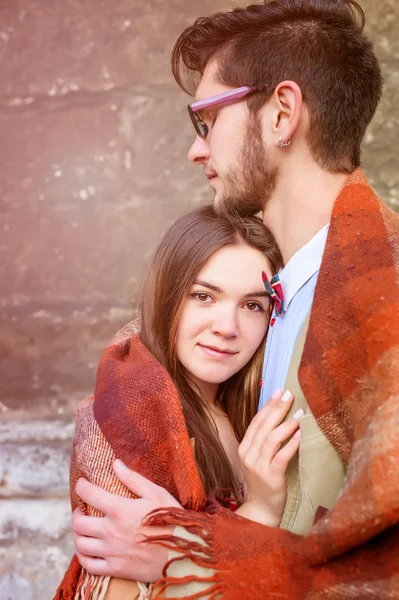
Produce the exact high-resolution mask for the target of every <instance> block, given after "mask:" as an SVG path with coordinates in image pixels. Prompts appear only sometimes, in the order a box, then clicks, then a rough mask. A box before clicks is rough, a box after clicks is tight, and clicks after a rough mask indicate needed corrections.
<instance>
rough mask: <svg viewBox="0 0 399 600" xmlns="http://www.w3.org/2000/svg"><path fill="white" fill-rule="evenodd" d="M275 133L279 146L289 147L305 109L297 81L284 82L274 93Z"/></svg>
mask: <svg viewBox="0 0 399 600" xmlns="http://www.w3.org/2000/svg"><path fill="white" fill-rule="evenodd" d="M272 103H273V108H274V111H273V114H274V122H273V133H275V134H276V137H277V138H278V140H277V142H278V143H279V145H283V146H284V145H288V143H289V142H290V141H291V138H293V137H294V135H295V132H296V131H297V129H298V126H299V122H300V119H301V115H302V109H303V96H302V91H301V88H300V87H299V85H298V84H297V83H295V81H289V80H287V81H282V82H281V83H279V84H278V86H277V87H276V89H275V90H274V92H273V97H272Z"/></svg>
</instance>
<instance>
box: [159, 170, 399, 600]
mask: <svg viewBox="0 0 399 600" xmlns="http://www.w3.org/2000/svg"><path fill="white" fill-rule="evenodd" d="M298 377H299V381H300V384H301V386H302V389H303V392H304V394H305V397H306V399H307V401H308V404H309V406H310V408H311V410H312V412H313V414H314V416H315V417H316V420H317V422H318V424H319V426H320V428H321V430H322V431H323V432H324V434H325V435H326V437H327V438H328V439H329V440H330V442H331V443H332V444H333V446H334V447H335V448H336V449H337V451H338V452H339V454H340V456H341V458H342V460H343V461H344V463H345V465H346V467H347V478H346V483H345V486H344V489H343V491H342V493H341V495H340V497H339V498H338V501H337V503H336V505H335V506H334V507H333V508H332V509H331V510H329V511H327V512H326V511H325V510H322V509H320V510H319V511H318V515H317V516H319V518H318V520H317V521H316V522H315V524H314V526H313V528H312V529H311V531H310V533H309V534H308V535H307V536H305V537H300V536H297V535H295V534H292V533H290V532H287V531H284V530H280V529H271V528H268V527H264V526H261V525H257V524H256V523H252V522H249V521H246V520H244V519H242V518H240V517H238V516H237V515H233V514H232V513H230V512H228V511H225V510H222V509H221V510H219V512H218V513H217V514H216V515H207V514H196V513H193V512H190V511H185V512H182V511H172V512H169V513H168V512H165V511H161V512H159V513H157V514H156V515H154V516H152V517H151V519H150V522H151V523H152V524H179V525H183V526H185V528H186V530H188V531H189V532H190V533H192V534H196V535H197V536H198V542H201V541H202V543H203V542H205V543H206V546H205V547H204V546H203V545H200V544H199V543H198V542H196V541H195V540H194V541H193V540H192V538H191V539H186V540H183V539H182V538H176V537H174V538H171V539H170V541H169V547H170V548H171V549H173V550H178V551H179V552H182V555H181V556H180V558H181V557H182V556H185V557H186V559H187V560H186V563H187V573H188V575H187V576H186V577H185V579H184V580H180V581H179V580H177V581H176V580H173V579H172V578H167V577H166V578H165V579H164V581H163V583H164V585H165V586H166V587H169V586H171V585H177V584H179V583H180V585H181V586H183V585H184V584H185V583H187V582H189V581H193V580H194V579H196V580H198V577H195V578H194V576H191V577H190V564H191V563H190V561H192V562H194V563H196V564H197V565H199V566H202V567H204V568H207V569H209V568H212V569H214V575H213V577H212V581H211V583H210V587H209V588H208V590H207V591H206V592H198V594H195V596H188V595H187V596H184V590H183V589H180V590H179V597H183V596H184V597H187V598H188V597H193V598H194V597H195V598H205V597H206V598H210V599H216V598H223V599H224V600H242V599H246V598H248V599H251V600H256V599H259V600H260V599H262V600H263V599H265V598H276V599H277V598H278V599H279V600H285V599H286V600H296V599H303V598H306V599H312V600H313V599H317V600H322V599H323V600H327V599H328V600H332V599H334V600H335V599H342V598H353V599H355V598H356V599H360V598H361V599H370V600H371V599H373V600H374V599H377V598H378V599H380V600H381V599H388V598H399V527H398V519H399V433H398V432H399V218H398V217H397V216H396V215H395V214H394V213H392V212H391V211H390V210H389V209H388V208H386V206H384V204H383V203H382V202H381V201H380V200H379V199H378V198H377V196H376V194H375V192H374V191H373V189H372V188H371V187H370V186H369V184H368V183H367V180H366V178H365V177H364V175H363V173H362V172H361V171H360V170H357V171H355V172H354V173H353V174H352V176H351V177H350V178H349V180H348V182H347V185H346V186H345V187H344V189H343V190H342V192H341V194H340V195H339V197H338V198H337V200H336V202H335V204H334V209H333V213H332V218H331V225H330V229H329V233H328V239H327V243H326V248H325V252H324V256H323V261H322V265H321V269H320V274H319V279H318V283H317V287H316V291H315V297H314V303H313V308H312V312H311V317H310V324H309V331H308V335H307V338H306V343H305V348H304V352H303V355H302V360H301V365H300V369H299V373H298ZM199 538H201V539H199ZM199 552H200V554H199ZM206 578H209V571H208V572H207V575H206ZM199 580H201V578H199ZM207 580H208V581H209V579H207ZM203 581H205V578H204V580H203ZM174 590H176V588H174ZM169 591H172V590H169ZM173 593H175V592H173ZM172 595H173V594H172ZM168 597H171V595H168Z"/></svg>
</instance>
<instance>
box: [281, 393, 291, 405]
mask: <svg viewBox="0 0 399 600" xmlns="http://www.w3.org/2000/svg"><path fill="white" fill-rule="evenodd" d="M291 398H292V394H291V392H289V391H288V390H287V391H286V392H284V394H283V397H282V398H281V400H282V401H283V402H288V400H291Z"/></svg>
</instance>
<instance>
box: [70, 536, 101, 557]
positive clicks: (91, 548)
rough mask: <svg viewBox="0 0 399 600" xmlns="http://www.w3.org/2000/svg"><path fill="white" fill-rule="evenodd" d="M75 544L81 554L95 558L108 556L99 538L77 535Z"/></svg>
mask: <svg viewBox="0 0 399 600" xmlns="http://www.w3.org/2000/svg"><path fill="white" fill-rule="evenodd" d="M74 543H75V548H76V550H77V552H79V554H82V555H85V556H93V557H95V558H104V556H105V555H106V551H105V544H104V542H103V541H102V540H98V539H97V538H92V537H86V536H84V535H75V536H74Z"/></svg>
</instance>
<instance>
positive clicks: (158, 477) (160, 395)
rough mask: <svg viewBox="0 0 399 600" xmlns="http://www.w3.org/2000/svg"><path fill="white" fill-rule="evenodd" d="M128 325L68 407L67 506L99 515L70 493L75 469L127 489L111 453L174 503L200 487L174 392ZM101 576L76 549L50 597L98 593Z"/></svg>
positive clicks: (83, 597) (85, 599)
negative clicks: (72, 426) (71, 424)
mask: <svg viewBox="0 0 399 600" xmlns="http://www.w3.org/2000/svg"><path fill="white" fill-rule="evenodd" d="M132 333H133V331H132V329H131V326H130V325H128V326H127V327H125V328H124V329H123V330H122V331H121V332H119V333H118V334H117V336H116V337H115V338H114V339H113V340H112V341H111V343H110V345H109V346H108V347H107V348H106V350H105V351H104V354H103V356H102V358H101V361H100V364H99V367H98V372H97V382H96V389H95V394H94V399H93V398H88V399H86V400H84V401H83V402H81V403H80V404H79V405H78V407H77V411H76V433H75V438H74V442H73V449H72V460H71V475H70V479H71V501H72V509H73V510H74V509H75V508H76V507H77V506H80V508H81V510H82V511H83V512H84V513H85V514H88V515H94V516H102V513H100V512H99V511H97V510H96V509H94V508H92V507H90V506H87V505H85V504H84V503H83V502H82V501H81V500H80V499H79V498H78V497H77V496H76V494H75V485H76V482H77V480H78V479H79V477H86V478H87V479H88V480H89V481H91V482H92V483H94V484H95V485H98V486H100V487H102V488H103V489H105V490H107V491H109V492H111V493H113V494H117V495H120V496H124V497H128V498H133V497H134V496H133V494H132V493H131V492H130V491H129V490H128V489H127V488H126V487H125V486H124V485H122V484H121V482H120V481H119V480H118V479H117V477H116V476H115V474H114V472H113V469H112V464H113V462H114V460H115V459H116V458H119V459H121V460H122V461H123V462H124V463H125V464H126V465H127V466H129V467H130V468H131V469H134V470H135V471H137V472H139V473H140V474H141V475H144V476H145V477H147V478H148V479H150V480H151V481H153V482H154V483H157V484H158V485H161V486H162V487H164V488H166V489H167V490H168V491H169V492H170V493H171V494H172V495H173V496H174V497H175V498H177V499H178V500H179V502H180V503H181V504H182V506H185V507H186V508H191V509H193V510H199V509H201V508H203V507H204V505H205V495H204V490H203V487H202V484H201V480H200V476H199V473H198V470H197V466H196V463H195V459H194V455H193V451H192V446H191V443H190V440H189V436H188V432H187V428H186V423H185V419H184V416H183V411H182V408H181V403H180V399H179V395H178V392H177V390H176V388H175V386H174V384H173V382H172V380H171V379H170V377H169V375H168V373H167V372H166V370H165V369H164V368H162V367H161V366H160V365H159V363H158V362H157V361H156V360H155V358H154V357H153V356H152V354H150V352H149V351H148V350H147V349H146V347H145V346H144V345H143V344H142V343H141V341H140V339H139V337H138V336H133V337H132ZM108 581H109V578H105V577H97V576H92V575H89V574H88V573H87V572H86V571H84V570H83V569H82V568H81V567H80V565H79V562H78V560H77V558H76V557H74V558H73V560H72V562H71V564H70V566H69V569H68V571H67V573H66V574H65V577H64V579H63V581H62V583H61V585H60V587H59V588H58V590H57V593H56V595H55V598H54V600H72V599H74V600H89V599H95V598H102V597H104V594H105V592H106V588H107V584H108Z"/></svg>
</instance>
